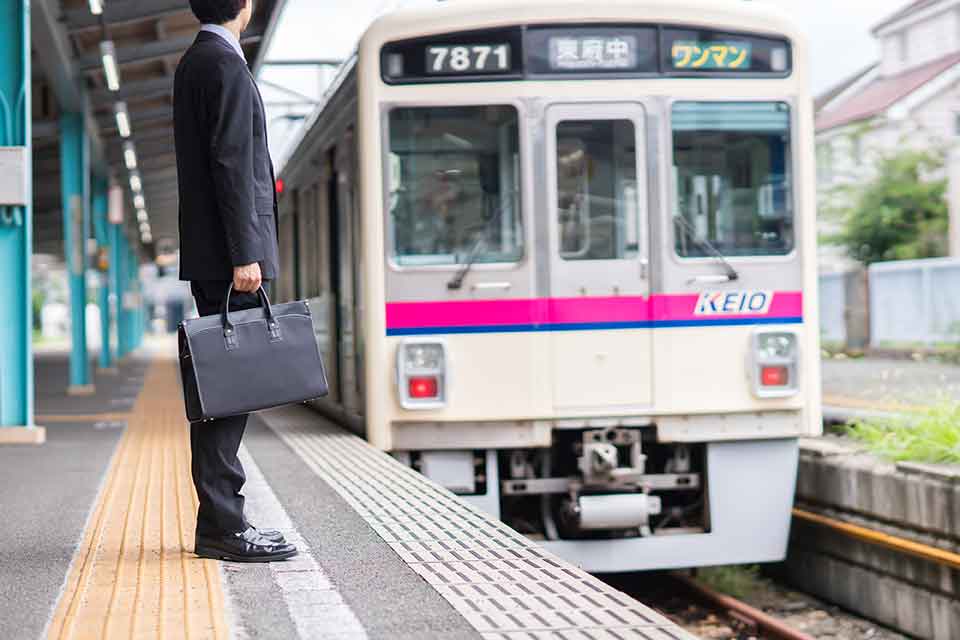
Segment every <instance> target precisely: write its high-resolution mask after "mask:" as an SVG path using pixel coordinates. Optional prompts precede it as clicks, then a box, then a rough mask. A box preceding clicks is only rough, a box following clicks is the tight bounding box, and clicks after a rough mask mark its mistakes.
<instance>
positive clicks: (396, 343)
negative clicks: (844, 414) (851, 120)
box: [274, 0, 822, 573]
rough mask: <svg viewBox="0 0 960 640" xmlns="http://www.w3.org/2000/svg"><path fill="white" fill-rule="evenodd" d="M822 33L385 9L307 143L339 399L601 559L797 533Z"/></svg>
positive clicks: (555, 538) (296, 255)
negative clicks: (816, 45)
mask: <svg viewBox="0 0 960 640" xmlns="http://www.w3.org/2000/svg"><path fill="white" fill-rule="evenodd" d="M806 58H807V44H806V41H805V39H804V37H803V35H802V34H801V33H800V32H799V31H798V30H797V28H796V27H795V26H794V25H793V24H792V23H791V22H790V21H789V20H787V19H786V18H784V17H783V16H782V15H780V14H778V13H777V12H776V11H774V10H772V9H770V8H768V7H764V6H762V5H761V3H750V2H741V1H737V0H671V1H669V2H667V1H662V0H594V1H592V2H589V3H586V2H582V0H576V1H573V0H457V1H452V2H442V3H437V4H435V5H432V6H427V7H422V6H421V7H414V8H407V9H400V10H397V11H393V12H391V13H388V14H386V15H383V16H381V17H379V18H378V19H376V20H375V21H374V22H373V23H372V24H371V25H370V26H369V28H368V29H367V30H366V31H365V32H364V33H363V35H362V37H361V38H360V40H359V44H358V46H357V49H356V51H355V53H354V54H353V55H352V56H351V57H350V59H349V60H348V61H347V62H345V63H344V64H343V65H342V66H341V68H340V70H339V73H338V74H337V76H336V79H335V80H334V81H333V83H332V84H331V85H330V87H329V88H328V89H327V91H326V92H325V95H324V96H323V99H322V103H321V104H320V105H319V106H318V107H317V109H316V111H315V112H314V113H313V114H312V115H311V116H310V117H309V118H308V119H307V121H306V122H305V124H304V127H303V130H302V133H300V134H299V137H298V139H297V140H296V141H295V144H292V145H291V146H290V151H289V152H287V153H286V154H285V155H284V156H283V157H282V158H280V159H279V162H278V178H279V180H280V183H281V184H282V186H283V188H282V193H281V194H280V196H279V218H278V225H279V228H278V237H279V240H280V252H281V262H282V265H281V266H282V268H281V273H282V276H281V278H280V279H279V280H278V281H277V282H276V283H274V296H275V297H278V298H279V299H281V300H282V299H294V298H306V299H308V300H309V301H310V305H311V308H312V310H313V315H314V324H315V329H316V334H317V340H318V342H319V344H320V347H321V350H322V352H323V353H324V357H325V364H326V367H327V373H328V378H329V381H330V388H331V392H330V396H329V397H327V398H325V399H323V400H320V401H316V402H314V403H313V404H314V407H315V408H316V409H317V410H318V411H321V412H323V413H324V414H326V415H327V416H329V417H330V418H332V419H334V420H336V421H338V422H340V423H341V424H344V425H346V426H347V427H348V428H349V429H351V430H353V431H355V432H356V433H358V434H360V435H362V436H363V437H364V438H365V439H366V440H367V441H368V442H369V443H371V444H372V445H373V446H375V447H377V448H379V449H381V450H383V451H385V452H388V453H389V454H390V455H393V456H395V457H396V458H397V459H399V460H401V461H402V462H404V463H405V464H407V465H410V466H411V467H413V468H415V469H416V470H418V471H419V472H421V473H423V474H425V475H426V476H428V477H430V478H431V479H433V480H434V481H436V482H437V483H439V484H441V485H443V486H444V487H446V488H448V489H449V490H451V491H453V492H455V493H457V494H459V495H460V496H461V497H462V498H463V499H464V500H467V501H468V502H470V503H471V504H473V505H475V506H476V507H477V508H480V509H483V510H485V511H486V512H488V513H491V514H493V515H494V516H496V517H498V518H500V519H501V520H502V521H504V522H505V523H507V524H509V525H510V526H511V527H513V528H515V529H516V530H518V531H520V532H522V533H524V534H525V535H528V536H530V537H531V538H534V539H536V540H538V541H539V542H540V543H541V544H542V545H543V546H544V547H545V548H546V549H547V550H549V551H551V552H553V553H555V554H557V555H559V556H561V557H563V558H565V559H568V560H569V561H571V562H574V563H577V564H578V565H580V566H582V567H583V568H584V569H586V570H588V571H591V572H597V573H605V572H623V571H639V570H650V569H667V568H680V567H697V566H706V565H719V564H733V563H755V562H770V561H777V560H780V559H782V558H783V557H784V555H785V552H786V547H787V538H788V534H789V528H790V521H791V506H792V502H793V495H794V486H795V479H796V471H797V464H798V450H799V439H800V438H803V437H807V436H815V435H817V434H819V433H820V431H821V429H822V421H821V414H820V411H821V410H820V381H819V354H820V346H819V330H818V326H819V323H818V315H817V314H818V312H817V280H816V226H815V221H816V217H815V202H816V199H815V187H814V180H815V165H814V159H813V158H814V156H813V103H812V100H811V97H810V94H809V88H808V85H809V79H808V68H807V64H806Z"/></svg>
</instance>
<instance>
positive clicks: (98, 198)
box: [92, 176, 114, 371]
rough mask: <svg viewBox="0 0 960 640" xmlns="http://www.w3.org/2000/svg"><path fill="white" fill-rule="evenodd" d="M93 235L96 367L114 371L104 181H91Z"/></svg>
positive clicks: (108, 226) (105, 180)
mask: <svg viewBox="0 0 960 640" xmlns="http://www.w3.org/2000/svg"><path fill="white" fill-rule="evenodd" d="M92 187H93V203H92V208H93V233H94V237H96V239H97V271H98V275H99V276H100V287H99V291H98V292H97V304H98V306H99V308H100V354H99V357H98V359H97V367H98V368H99V369H101V370H102V371H113V360H114V358H113V345H112V341H111V339H110V337H111V334H112V333H113V332H112V331H111V325H112V314H111V313H110V289H111V288H112V287H113V280H112V279H111V278H110V273H111V265H110V262H111V255H110V253H111V249H112V242H111V236H112V233H111V228H110V227H111V225H110V223H109V222H108V221H107V187H108V183H107V179H106V178H101V177H99V176H98V177H94V179H93V184H92Z"/></svg>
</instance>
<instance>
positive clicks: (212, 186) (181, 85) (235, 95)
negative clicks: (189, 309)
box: [173, 31, 279, 280]
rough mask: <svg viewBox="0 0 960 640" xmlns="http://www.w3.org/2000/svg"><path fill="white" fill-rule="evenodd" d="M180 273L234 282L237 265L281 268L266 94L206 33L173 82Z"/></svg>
mask: <svg viewBox="0 0 960 640" xmlns="http://www.w3.org/2000/svg"><path fill="white" fill-rule="evenodd" d="M173 87H174V88H173V129H174V138H175V143H176V149H177V182H178V189H179V195H180V278H181V279H182V280H232V279H233V267H235V266H240V265H246V264H251V263H253V262H259V263H260V269H261V272H262V274H263V278H264V279H275V278H276V277H277V274H278V271H279V265H278V253H279V251H278V248H277V194H276V190H275V180H274V176H273V164H272V163H271V161H270V152H269V151H268V149H267V127H266V121H265V117H264V107H263V101H262V100H261V98H260V92H259V90H258V89H257V85H256V83H255V82H254V80H253V76H252V75H251V74H250V71H249V70H248V69H247V65H246V63H245V62H244V60H243V58H241V57H240V56H238V55H237V53H236V52H235V51H234V50H233V49H231V48H230V45H229V44H227V43H226V42H225V41H224V40H223V39H222V38H220V37H219V36H218V35H216V34H213V33H208V32H206V31H201V32H200V33H199V34H198V35H197V38H196V40H195V41H194V42H193V44H192V45H191V46H190V48H189V49H187V51H186V53H185V54H184V55H183V58H181V60H180V64H179V65H178V66H177V73H176V76H175V78H174V85H173Z"/></svg>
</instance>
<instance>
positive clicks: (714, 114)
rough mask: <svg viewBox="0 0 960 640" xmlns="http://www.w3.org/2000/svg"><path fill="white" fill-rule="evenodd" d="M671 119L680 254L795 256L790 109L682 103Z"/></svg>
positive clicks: (778, 104) (767, 104)
mask: <svg viewBox="0 0 960 640" xmlns="http://www.w3.org/2000/svg"><path fill="white" fill-rule="evenodd" d="M672 120H673V180H674V189H675V193H674V195H675V198H674V209H673V215H674V231H675V248H676V251H677V254H678V255H680V256H682V257H691V258H697V257H706V256H709V255H711V254H712V253H713V250H712V249H711V247H712V248H713V249H715V250H716V251H719V252H720V253H722V254H723V255H725V256H760V255H785V254H788V253H790V251H791V250H792V249H793V245H794V223H793V204H792V195H791V191H792V182H793V180H792V175H791V174H792V170H791V160H790V108H789V106H788V105H787V104H785V103H782V102H750V103H747V102H740V103H731V102H728V103H723V102H677V103H675V104H674V105H673V111H672ZM705 241H706V242H705Z"/></svg>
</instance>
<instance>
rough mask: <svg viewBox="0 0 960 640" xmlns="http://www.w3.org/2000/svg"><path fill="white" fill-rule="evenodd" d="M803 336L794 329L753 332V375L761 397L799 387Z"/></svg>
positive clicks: (786, 393)
mask: <svg viewBox="0 0 960 640" xmlns="http://www.w3.org/2000/svg"><path fill="white" fill-rule="evenodd" d="M799 352H800V338H799V336H798V335H797V333H795V332H793V331H767V330H761V331H756V332H754V333H753V335H752V336H751V349H750V353H751V358H750V364H749V367H750V372H751V375H750V378H751V381H752V385H753V393H754V395H756V396H757V397H758V398H783V397H787V396H792V395H796V394H797V393H798V392H799V391H800V386H799V382H800V381H799V378H798V370H799V362H800V357H799V355H800V354H799Z"/></svg>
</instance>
